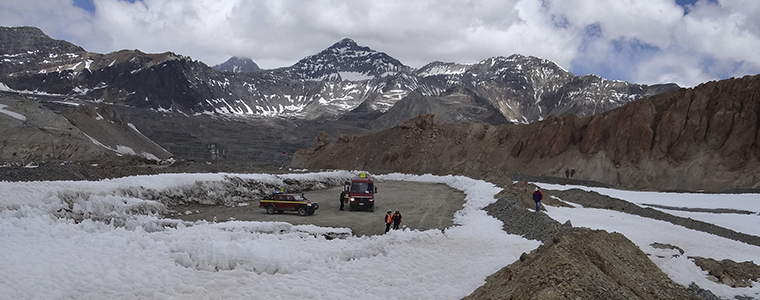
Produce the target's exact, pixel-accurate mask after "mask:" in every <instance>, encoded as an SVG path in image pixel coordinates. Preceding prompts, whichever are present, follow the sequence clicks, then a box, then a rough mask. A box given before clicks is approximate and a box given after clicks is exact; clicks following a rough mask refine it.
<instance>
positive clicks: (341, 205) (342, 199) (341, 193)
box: [340, 191, 347, 210]
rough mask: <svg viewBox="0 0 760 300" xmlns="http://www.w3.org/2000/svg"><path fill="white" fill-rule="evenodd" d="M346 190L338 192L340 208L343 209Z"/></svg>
mask: <svg viewBox="0 0 760 300" xmlns="http://www.w3.org/2000/svg"><path fill="white" fill-rule="evenodd" d="M346 194H347V193H346V191H342V192H340V210H343V202H344V201H345V200H346V199H345V198H346Z"/></svg>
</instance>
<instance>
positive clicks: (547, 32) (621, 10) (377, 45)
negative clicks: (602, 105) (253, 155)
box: [0, 0, 760, 86]
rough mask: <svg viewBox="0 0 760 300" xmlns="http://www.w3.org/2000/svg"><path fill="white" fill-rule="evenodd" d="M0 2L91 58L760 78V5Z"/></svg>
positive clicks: (498, 0) (558, 0)
mask: <svg viewBox="0 0 760 300" xmlns="http://www.w3.org/2000/svg"><path fill="white" fill-rule="evenodd" d="M93 5H94V7H95V11H94V12H92V13H91V12H88V11H85V10H84V9H81V8H79V7H77V6H74V5H73V3H72V1H71V0H68V1H66V0H53V1H41V0H28V1H23V2H18V1H11V0H0V25H4V26H8V25H11V26H18V25H29V26H37V27H40V28H41V29H42V30H43V31H45V32H46V33H48V34H49V35H51V36H52V37H54V38H58V39H66V40H69V41H71V42H73V43H75V44H77V45H81V46H83V47H84V48H85V49H87V50H89V51H94V52H101V53H105V52H111V51H116V50H120V49H140V50H142V51H145V52H164V51H172V52H175V53H178V54H182V55H188V56H191V57H192V58H194V59H198V60H201V61H204V62H206V63H207V64H209V65H213V64H218V63H221V62H222V61H224V60H226V59H227V58H229V57H230V56H242V57H250V58H252V59H254V61H256V63H257V64H259V65H260V66H261V67H263V68H276V67H282V66H288V65H291V64H293V63H295V62H296V61H298V60H299V59H301V58H303V57H305V56H308V55H311V54H314V53H317V52H318V51H321V50H322V49H324V48H326V47H328V46H330V45H331V44H333V43H335V42H337V41H339V40H340V39H342V38H344V37H350V38H352V39H354V40H356V41H357V42H358V43H359V44H360V45H364V46H368V47H371V48H373V49H375V50H378V51H383V52H386V53H388V54H389V55H391V56H393V57H395V58H397V59H399V60H401V61H402V62H403V63H405V64H408V65H411V66H414V67H420V66H422V65H424V64H426V63H428V62H432V61H452V62H461V63H473V62H477V61H480V60H483V59H486V58H489V57H493V56H508V55H511V54H514V53H519V54H524V55H533V56H539V57H542V58H546V59H550V60H553V61H555V62H557V63H558V64H559V65H561V66H563V67H565V68H566V69H569V70H570V71H572V72H574V73H576V74H579V75H582V74H586V73H593V74H597V75H600V76H602V77H605V78H610V79H619V80H626V81H631V82H637V83H663V82H676V83H678V84H681V85H685V86H692V85H696V84H698V83H700V82H704V81H707V80H715V79H723V78H727V77H731V76H743V75H746V74H756V73H760V52H758V51H756V49H758V48H759V46H760V1H755V0H737V1H719V2H718V1H714V0H711V1H707V0H699V1H689V3H687V4H681V5H679V4H677V3H676V2H675V1H674V0H640V1H605V0H543V1H540V0H483V1H474V0H473V1H454V0H441V1H433V0H420V1H405V0H404V1H402V0H371V1H350V0H315V1H297V0H262V1H246V0H230V1H210V0H142V1H139V0H138V1H134V0H133V1H120V0H94V1H93Z"/></svg>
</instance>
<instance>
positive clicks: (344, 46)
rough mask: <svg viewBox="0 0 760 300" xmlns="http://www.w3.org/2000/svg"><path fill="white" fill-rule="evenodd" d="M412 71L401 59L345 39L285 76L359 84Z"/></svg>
mask: <svg viewBox="0 0 760 300" xmlns="http://www.w3.org/2000/svg"><path fill="white" fill-rule="evenodd" d="M408 70H411V68H410V67H408V66H405V65H404V64H402V63H401V62H400V61H398V60H397V59H395V58H393V57H390V56H389V55H387V54H385V53H383V52H378V51H375V50H372V49H370V48H369V47H363V46H359V45H358V44H357V43H356V42H355V41H354V40H352V39H350V38H344V39H342V40H340V41H338V42H337V43H335V44H333V45H332V46H330V47H328V48H327V49H325V50H322V51H321V52H319V53H317V54H314V55H311V56H308V57H306V58H304V59H302V60H300V61H298V62H297V63H296V64H294V65H292V66H290V67H288V68H284V69H282V72H283V73H284V74H285V75H286V76H288V77H290V78H292V79H296V80H317V81H341V80H351V81H357V80H366V79H372V78H375V77H380V76H384V75H388V74H396V73H399V72H402V71H408Z"/></svg>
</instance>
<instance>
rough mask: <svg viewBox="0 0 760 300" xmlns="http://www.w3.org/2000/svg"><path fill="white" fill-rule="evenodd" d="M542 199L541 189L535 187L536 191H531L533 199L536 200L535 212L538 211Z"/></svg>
mask: <svg viewBox="0 0 760 300" xmlns="http://www.w3.org/2000/svg"><path fill="white" fill-rule="evenodd" d="M542 199H544V194H543V193H541V191H540V190H539V189H538V188H536V191H535V192H533V201H535V202H536V212H538V209H539V207H540V205H541V200H542Z"/></svg>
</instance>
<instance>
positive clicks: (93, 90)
mask: <svg viewBox="0 0 760 300" xmlns="http://www.w3.org/2000/svg"><path fill="white" fill-rule="evenodd" d="M0 57H1V58H2V60H0V91H4V92H5V93H9V95H14V96H8V98H6V100H7V101H6V102H4V103H7V104H5V105H6V106H8V107H9V109H17V110H18V111H25V112H28V113H33V111H34V110H31V107H32V106H33V105H35V104H34V103H39V104H40V106H39V109H49V110H52V111H53V112H56V113H58V114H60V115H61V116H64V117H65V118H66V119H67V120H68V122H69V123H71V124H72V125H73V126H68V125H63V126H60V128H59V127H56V128H57V129H56V131H51V130H43V129H41V128H48V127H44V126H42V125H35V122H39V124H43V123H44V124H48V123H49V122H48V120H47V119H46V120H45V122H43V121H41V120H36V119H34V118H29V119H28V121H26V122H18V120H9V121H8V122H11V123H9V124H10V125H9V126H10V127H9V128H15V127H14V126H19V128H21V127H23V126H29V125H33V126H31V127H33V128H37V131H36V133H35V135H34V136H35V137H37V138H35V139H28V138H16V136H15V135H14V136H12V138H6V140H7V141H14V142H6V145H4V149H7V151H0V154H3V157H2V159H3V160H5V161H11V162H17V163H18V162H28V161H39V160H70V159H73V158H75V157H79V156H77V151H78V150H77V149H84V148H83V147H82V146H79V144H81V142H77V141H85V142H87V140H92V141H94V142H96V144H100V145H102V146H104V147H105V148H106V149H109V150H112V151H110V152H116V153H117V154H119V155H123V154H125V153H126V154H131V153H134V154H137V155H142V156H145V157H154V158H159V159H164V158H168V157H171V156H176V157H179V158H182V159H187V160H196V161H213V162H215V163H219V162H230V163H237V164H241V165H245V166H251V165H267V164H268V165H276V166H282V165H284V164H287V162H288V161H289V160H290V158H291V157H292V153H294V152H296V150H298V149H302V148H307V147H309V146H310V145H313V144H314V143H315V142H317V141H318V140H317V135H318V133H319V132H324V133H325V134H326V136H328V137H330V136H331V137H333V138H337V137H338V136H341V135H342V136H353V135H363V134H369V133H372V132H378V131H380V130H384V129H388V128H392V127H394V126H396V125H398V124H399V123H401V122H403V121H404V120H407V119H410V118H414V117H416V116H417V115H419V114H432V115H435V120H436V121H437V122H443V123H460V122H474V123H481V122H482V123H487V124H491V125H502V124H510V123H518V124H529V123H533V122H536V121H540V120H544V119H547V118H550V119H551V118H555V117H556V116H559V117H560V118H562V117H564V116H568V115H573V116H575V117H578V118H583V117H587V116H591V115H594V114H595V113H600V112H605V111H609V110H611V109H615V108H618V107H621V106H623V105H626V104H628V103H631V102H632V101H635V100H637V99H641V98H643V97H647V96H650V95H656V94H661V93H663V92H667V91H672V90H676V89H678V86H677V85H675V84H663V85H652V86H648V85H640V84H632V83H627V82H622V81H613V80H607V79H604V78H601V77H598V76H595V75H583V76H576V75H574V74H572V73H570V72H568V71H567V70H565V69H563V68H562V67H560V66H558V65H557V64H556V63H554V62H551V61H549V60H546V59H541V58H537V57H531V56H523V55H519V54H514V55H511V56H508V57H492V58H488V59H484V60H482V61H480V62H478V63H474V64H459V63H452V62H431V63H429V64H427V65H425V66H423V67H420V68H414V67H410V66H406V65H404V64H403V63H401V62H400V61H399V60H397V59H394V58H393V57H391V56H389V55H387V54H385V53H383V52H379V51H376V50H373V49H370V48H368V47H363V46H360V45H358V44H357V43H356V42H355V41H353V40H351V39H348V38H346V39H342V40H340V41H338V42H337V43H335V44H333V45H331V46H330V47H328V48H326V49H325V50H323V51H321V52H319V53H316V54H314V55H311V56H308V57H305V58H303V59H302V60H300V61H298V62H297V63H295V64H294V65H292V66H289V67H283V68H277V69H270V70H262V69H259V68H258V66H256V65H255V63H254V62H253V61H252V60H250V59H245V58H232V59H230V60H229V61H227V62H225V63H223V64H220V65H217V66H213V67H209V66H207V65H206V64H204V63H202V62H200V61H196V60H193V59H191V58H189V57H186V56H182V55H179V54H175V53H171V52H166V53H157V54H148V53H143V52H141V51H139V50H121V51H116V52H112V53H107V54H98V53H92V52H88V51H86V50H84V49H83V48H81V47H79V46H76V45H73V44H71V43H69V42H67V41H62V40H55V39H52V38H50V37H48V36H47V35H45V34H44V33H43V32H42V31H41V30H39V29H38V28H34V27H0ZM19 97H20V98H19ZM0 121H2V119H0ZM17 123H18V124H17ZM55 124H58V123H55ZM102 128H110V129H107V130H105V129H102ZM67 130H72V131H77V130H78V131H81V133H77V134H76V136H81V137H86V138H84V139H81V138H78V139H68V138H66V137H67V136H68V135H67V134H69V133H68V132H67ZM18 132H25V131H18ZM62 133H65V134H62ZM13 134H16V135H18V133H13ZM51 140H52V141H56V142H54V143H51V142H50V141H51ZM16 149H23V151H18V150H16ZM88 149H89V148H88ZM106 152H109V151H106ZM88 153H89V152H88ZM98 153H99V152H98ZM141 153H142V154H141Z"/></svg>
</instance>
